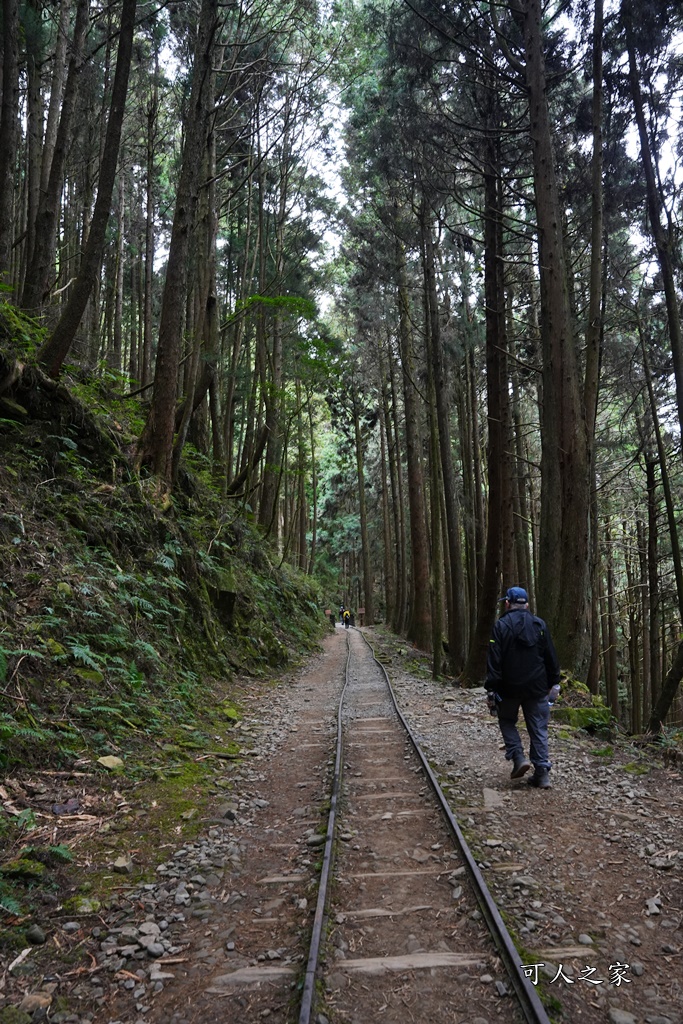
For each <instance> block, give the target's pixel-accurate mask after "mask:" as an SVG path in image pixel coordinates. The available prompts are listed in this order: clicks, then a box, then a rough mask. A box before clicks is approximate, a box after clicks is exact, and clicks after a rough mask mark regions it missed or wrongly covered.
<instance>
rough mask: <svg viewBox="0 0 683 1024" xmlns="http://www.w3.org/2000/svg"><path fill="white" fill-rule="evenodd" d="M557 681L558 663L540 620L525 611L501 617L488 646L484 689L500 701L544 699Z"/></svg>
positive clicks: (543, 623) (558, 679) (521, 610)
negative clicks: (492, 693)
mask: <svg viewBox="0 0 683 1024" xmlns="http://www.w3.org/2000/svg"><path fill="white" fill-rule="evenodd" d="M559 681H560V663H559V662H558V660H557V654H556V653H555V647H554V646H553V641H552V638H551V636H550V633H549V631H548V627H547V626H546V624H545V622H544V621H543V619H539V618H538V617H537V616H536V615H532V614H531V612H530V611H528V609H525V608H511V609H510V611H508V612H506V614H505V615H502V616H501V617H500V618H499V619H498V621H497V622H496V624H495V626H494V627H493V633H492V634H491V641H490V643H489V651H488V659H487V667H486V684H485V685H486V689H487V690H495V692H496V693H498V694H500V696H501V697H521V698H525V697H543V696H545V694H547V692H548V690H549V689H550V687H551V686H554V685H555V683H559Z"/></svg>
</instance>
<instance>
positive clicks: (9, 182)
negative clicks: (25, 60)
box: [0, 0, 19, 275]
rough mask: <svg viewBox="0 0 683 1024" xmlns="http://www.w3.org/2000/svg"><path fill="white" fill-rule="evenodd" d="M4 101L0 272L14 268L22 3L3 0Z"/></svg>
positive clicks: (0, 118)
mask: <svg viewBox="0 0 683 1024" xmlns="http://www.w3.org/2000/svg"><path fill="white" fill-rule="evenodd" d="M2 21H3V46H2V104H1V106H0V275H6V274H7V273H8V271H9V269H10V257H11V255H12V232H13V217H12V207H13V205H14V174H15V170H16V167H15V165H16V159H17V144H18V139H19V121H18V117H19V3H18V0H3V3H2Z"/></svg>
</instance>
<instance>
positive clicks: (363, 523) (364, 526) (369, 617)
mask: <svg viewBox="0 0 683 1024" xmlns="http://www.w3.org/2000/svg"><path fill="white" fill-rule="evenodd" d="M353 431H354V438H355V443H356V473H357V478H358V513H359V517H360V540H361V555H362V561H363V597H364V601H365V617H364V619H363V622H364V625H366V626H372V625H374V622H375V600H374V593H373V590H374V587H373V578H372V567H371V563H370V537H369V533H368V511H367V502H366V499H365V468H364V459H363V438H362V436H361V429H360V413H359V409H358V402H357V400H356V394H355V393H354V395H353Z"/></svg>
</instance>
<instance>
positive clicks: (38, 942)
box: [26, 924, 47, 946]
mask: <svg viewBox="0 0 683 1024" xmlns="http://www.w3.org/2000/svg"><path fill="white" fill-rule="evenodd" d="M26 941H27V942H30V943H31V945H32V946H42V945H43V943H45V942H47V935H46V934H45V932H44V931H43V929H42V928H40V927H39V926H38V925H37V924H32V925H31V927H30V928H27V929H26Z"/></svg>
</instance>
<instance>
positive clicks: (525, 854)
mask: <svg viewBox="0 0 683 1024" xmlns="http://www.w3.org/2000/svg"><path fill="white" fill-rule="evenodd" d="M367 635H368V636H369V637H370V638H371V640H372V642H373V643H378V644H379V646H380V648H381V657H382V660H383V662H384V663H385V665H386V666H387V669H388V672H389V675H390V678H391V681H392V685H393V686H394V689H395V691H396V694H397V697H398V700H399V703H400V705H401V707H402V709H403V711H404V714H405V715H406V717H407V718H408V720H409V723H410V724H411V727H412V728H413V730H414V731H415V732H416V734H417V736H418V739H419V740H420V742H421V743H422V745H423V747H424V748H425V749H426V750H427V752H428V753H429V756H430V760H431V763H432V765H433V767H434V768H435V770H436V771H437V774H438V775H439V777H440V779H441V782H442V785H443V787H444V789H445V790H446V792H447V795H448V797H449V800H450V802H451V806H452V807H453V808H454V810H455V811H456V813H457V816H458V819H459V821H460V822H461V823H462V826H463V828H464V830H465V832H466V835H467V839H468V842H469V844H470V847H471V849H472V850H473V852H474V854H475V856H476V859H477V861H478V863H479V864H480V865H482V870H483V873H484V875H485V878H486V881H487V884H488V886H489V888H490V890H491V892H492V894H493V896H494V898H495V899H496V900H497V901H498V904H499V906H500V908H501V910H502V911H503V913H504V915H505V918H506V923H507V924H508V927H509V929H510V931H511V933H512V934H513V935H515V936H516V938H517V940H518V943H519V947H518V948H523V949H524V961H523V962H524V964H525V965H527V967H528V969H529V970H530V971H537V972H538V980H539V982H540V983H541V984H542V986H543V987H544V990H545V992H546V994H547V995H550V996H552V997H553V1006H554V1007H555V1008H556V1009H559V1006H561V1007H562V1013H563V1017H562V1019H564V1020H567V1021H572V1022H577V1021H586V1022H589V1024H603V1022H605V1024H677V1022H680V1021H681V1019H683V1017H682V1013H681V1007H682V1006H683V992H682V991H681V973H680V962H681V952H682V950H683V926H682V921H683V898H682V897H681V892H682V891H683V886H682V885H681V881H682V879H683V819H682V816H681V813H680V811H681V807H682V805H683V787H682V785H681V772H680V770H678V769H677V768H676V767H675V766H674V767H672V768H667V767H664V766H663V765H655V764H652V763H651V762H648V761H646V760H645V759H644V757H642V756H641V755H640V754H639V752H638V751H637V750H636V749H635V748H633V747H631V746H629V745H628V744H627V743H626V742H625V741H618V742H615V743H614V744H612V746H611V750H612V752H611V754H607V752H606V751H607V750H608V749H610V748H606V746H605V743H604V741H601V740H597V739H593V738H591V737H589V736H588V735H587V734H585V733H579V732H571V731H570V730H567V729H561V728H559V727H557V726H552V729H551V733H552V735H551V756H552V759H553V762H554V769H553V781H554V788H553V789H552V790H550V791H548V792H536V791H533V790H530V789H529V787H527V786H526V784H525V783H524V782H523V781H522V782H517V783H512V782H511V781H510V779H509V772H508V766H507V764H506V762H505V761H504V760H503V756H502V753H501V751H500V749H499V748H500V743H499V735H498V731H497V729H496V728H495V722H494V720H493V719H491V718H490V716H489V715H488V714H487V712H486V708H485V701H484V698H483V695H482V694H481V693H479V692H477V691H467V690H458V689H453V688H450V687H446V686H444V685H443V684H439V683H435V682H433V681H431V679H429V678H427V676H426V674H425V671H424V668H425V666H424V664H423V663H422V662H421V661H420V659H419V656H418V654H417V652H416V651H414V650H412V649H409V648H406V645H405V644H404V643H402V642H401V641H399V640H398V639H397V638H395V637H389V636H388V635H382V634H381V633H380V632H379V631H370V630H369V631H367ZM345 649H346V644H345V635H344V632H343V631H342V630H341V629H339V628H337V629H336V630H335V632H334V633H333V634H331V635H330V636H329V637H328V638H327V639H326V640H325V643H324V650H323V654H322V655H318V656H315V657H314V658H312V659H311V660H310V662H309V663H308V664H307V665H306V666H305V668H304V669H303V670H302V671H301V672H299V673H297V674H296V675H295V676H293V677H291V678H290V679H289V680H287V681H281V682H280V683H279V684H277V686H275V687H272V686H271V688H270V689H266V688H263V689H261V691H260V692H259V693H258V694H253V695H252V704H251V706H252V708H253V711H252V712H251V713H248V714H247V715H246V716H245V719H244V721H243V728H244V731H245V733H246V734H247V735H248V736H250V737H251V743H252V749H251V750H250V752H249V756H248V757H247V758H245V759H244V760H243V761H242V762H240V763H239V764H237V765H232V764H228V765H226V766H225V768H224V769H221V771H222V772H223V779H224V784H225V782H226V781H228V782H229V786H228V787H227V788H222V787H221V786H219V785H217V788H216V791H215V792H216V799H215V810H214V812H213V813H212V814H211V815H210V817H209V818H208V820H206V821H204V822H203V824H202V829H201V831H200V833H199V835H198V836H197V837H196V839H195V840H194V841H193V842H192V843H186V844H184V845H182V846H181V847H178V845H177V840H176V843H175V844H174V835H173V830H172V829H171V830H170V831H169V834H168V835H166V836H164V837H162V838H160V842H159V857H158V860H157V861H156V862H155V863H150V864H139V863H137V862H136V864H135V872H136V874H137V873H138V872H139V876H140V877H139V878H131V882H130V884H129V885H122V886H121V887H120V889H119V891H120V899H119V902H118V905H117V906H115V907H113V908H111V909H110V910H108V911H107V912H106V913H105V912H102V914H101V915H96V916H94V917H93V916H91V917H85V916H78V915H72V916H70V915H69V914H68V913H67V912H66V911H65V910H62V911H60V912H59V913H56V914H55V915H54V916H53V920H52V922H51V933H50V937H49V941H48V943H47V944H46V945H44V946H42V947H41V948H40V950H39V951H38V950H33V951H32V953H31V959H33V957H34V956H35V959H36V960H37V961H38V962H39V964H40V971H41V972H42V974H41V973H39V974H36V972H35V971H34V972H33V974H30V973H28V974H25V975H23V974H21V972H16V973H15V972H13V973H11V974H8V975H6V977H5V989H4V992H3V996H4V999H5V1005H6V1006H7V1005H14V1006H18V1005H19V1004H20V1003H21V1000H22V996H24V997H26V996H27V995H28V994H31V998H32V999H33V1000H34V1003H35V1005H36V1006H38V1005H39V1001H40V999H42V1000H43V1006H46V1005H49V1004H50V1003H51V1002H53V1001H54V1000H56V999H57V998H58V997H62V999H61V1003H60V1005H61V1007H66V1008H65V1009H61V1008H60V1009H59V1011H58V1012H56V1013H53V1012H51V1014H50V1019H51V1020H53V1021H56V1022H57V1024H67V1022H68V1024H85V1022H86V1021H90V1022H92V1024H114V1022H121V1024H138V1022H141V1021H143V1020H144V1021H146V1022H147V1024H150V1022H151V1024H162V1022H163V1024H194V1022H195V1021H199V1020H201V1021H203V1022H209V1024H210V1022H212V1021H215V1022H218V1021H221V1022H229V1021H234V1022H235V1024H236V1022H237V1021H239V1022H240V1024H251V1022H255V1021H260V1020H264V1019H268V1020H270V1021H278V1022H281V1024H284V1022H290V1021H294V1020H296V1015H295V1014H296V1005H297V992H296V981H297V978H298V977H299V976H300V974H301V969H302V963H303V962H304V960H305V956H306V953H307V949H306V946H305V942H306V936H307V933H308V928H309V926H310V920H311V915H312V911H313V905H314V896H313V894H314V891H315V876H316V870H315V862H316V860H317V857H318V851H319V846H320V834H321V823H323V822H324V820H325V819H324V813H325V809H326V795H327V788H328V783H329V779H328V773H329V768H330V766H329V763H328V750H329V745H328V741H329V734H330V733H331V732H332V731H333V730H334V718H335V713H336V703H337V700H338V697H339V693H340V692H341V685H342V681H343V666H344V658H345ZM309 734H310V735H309ZM311 735H312V736H313V739H311ZM304 737H306V738H304ZM634 770H637V771H639V772H642V773H643V774H634ZM218 781H219V780H218V777H217V783H218ZM221 793H222V794H223V795H221ZM274 855H275V859H276V860H277V861H278V863H279V868H278V871H277V873H276V874H273V873H272V867H273V863H274ZM92 856H93V857H96V856H97V854H96V853H93V854H92ZM150 877H152V878H155V879H156V880H155V881H153V882H149V881H147V882H145V881H144V879H149V878H150ZM268 879H271V880H270V881H268ZM93 895H95V894H93ZM67 962H68V966H66V963H67ZM237 968H242V969H243V970H244V971H246V977H247V978H251V979H253V978H255V977H256V975H258V976H259V977H258V979H257V981H259V982H260V984H259V986H258V987H252V988H250V989H249V990H248V991H244V990H239V991H237V992H236V991H235V988H234V986H231V984H230V981H229V978H230V976H231V975H233V972H234V971H235V970H236V969H237ZM266 975H267V976H268V977H267V978H266ZM264 979H265V980H264ZM482 984H486V982H482ZM327 995H328V996H330V997H333V993H331V992H328V993H327ZM36 1000H38V1001H37V1002H36ZM331 1001H332V1002H333V999H332V998H331ZM27 1005H34V1004H25V1006H27ZM488 1005H489V1007H490V1005H491V1004H490V1001H489V1003H488ZM498 1006H499V1012H495V1013H494V1014H492V1013H491V1012H490V1010H489V1011H487V1014H486V1015H482V1013H477V1012H476V1007H472V1013H473V1016H472V1020H473V1021H474V1020H475V1019H476V1020H478V1021H479V1022H480V1024H481V1022H483V1021H484V1020H487V1022H488V1024H492V1021H493V1020H505V1019H506V1013H509V1006H508V1005H507V1004H506V1000H505V999H500V1000H499V1003H498ZM55 1008H56V1004H55V1006H53V1009H55ZM1 1012H2V1011H1V1010H0V1013H1ZM553 1012H554V1011H553ZM0 1019H2V1018H1V1017H0ZM26 1019H27V1020H28V1019H30V1018H28V1017H27V1018H26ZM318 1019H319V1020H323V1019H327V1018H322V1017H319V1018H318ZM329 1019H331V1020H333V1021H337V1017H336V1016H334V1015H332V1016H331V1017H330V1018H329ZM413 1019H415V1020H419V1016H415V1014H414V1013H413ZM468 1020H469V1018H468ZM342 1021H344V1022H346V1021H348V1022H349V1024H352V1021H353V1024H367V1022H364V1021H363V1022H361V1021H360V1020H355V1021H354V1020H353V1017H348V1016H347V1015H344V1016H343V1017H339V1024H341V1022H342ZM422 1024H427V1022H426V1021H425V1022H422Z"/></svg>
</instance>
